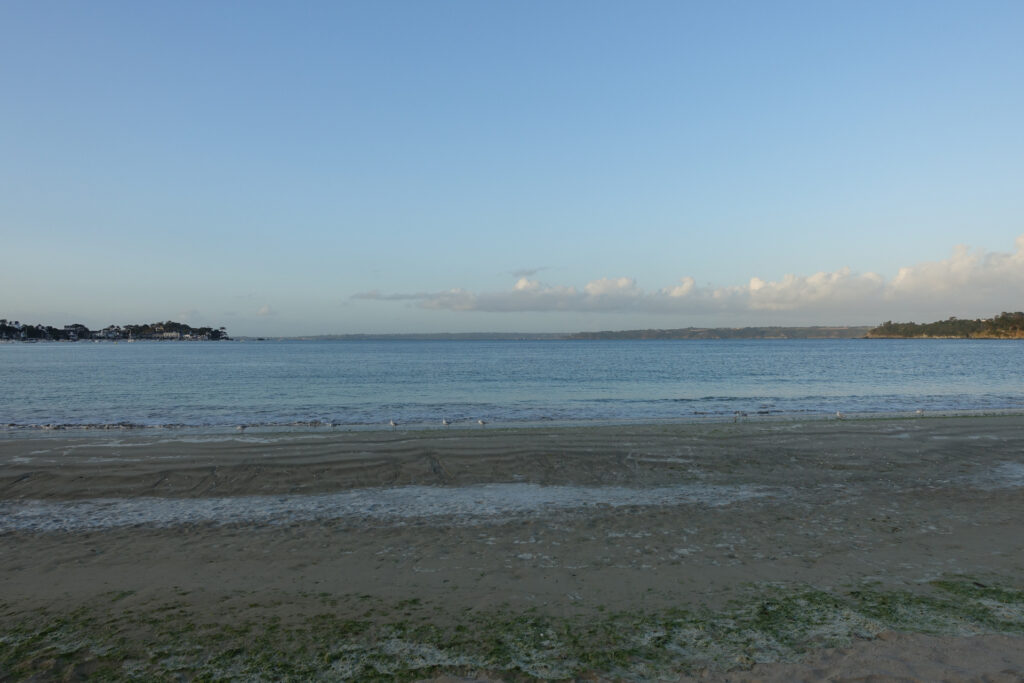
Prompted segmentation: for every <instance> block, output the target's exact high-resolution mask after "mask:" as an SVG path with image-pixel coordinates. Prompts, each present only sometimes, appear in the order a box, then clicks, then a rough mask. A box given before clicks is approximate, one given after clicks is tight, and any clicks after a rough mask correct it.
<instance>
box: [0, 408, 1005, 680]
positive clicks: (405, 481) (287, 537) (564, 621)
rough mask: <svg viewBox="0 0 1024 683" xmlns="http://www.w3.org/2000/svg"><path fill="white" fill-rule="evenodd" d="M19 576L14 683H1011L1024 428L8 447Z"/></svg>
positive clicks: (9, 608)
mask: <svg viewBox="0 0 1024 683" xmlns="http://www.w3.org/2000/svg"><path fill="white" fill-rule="evenodd" d="M0 577H2V585H3V591H2V597H0V601H2V605H0V607H2V609H0V613H2V614H0V625H2V626H3V633H4V634H5V635H4V637H3V640H2V641H0V648H3V649H0V653H3V655H2V656H0V667H2V668H0V676H3V677H10V678H15V679H17V678H19V677H26V676H28V675H32V674H39V675H43V676H44V677H45V676H58V675H59V676H70V675H79V674H82V675H86V674H89V673H90V672H104V671H105V672H108V673H109V672H114V674H115V675H119V676H124V677H129V676H131V675H136V674H137V675H138V676H140V677H143V678H146V677H151V676H158V677H160V676H166V677H173V676H181V677H184V678H186V679H187V678H190V677H193V676H196V675H200V674H206V675H210V674H211V672H213V673H217V674H218V675H227V676H229V677H239V678H253V677H260V676H264V677H268V678H287V677H289V676H292V677H294V678H296V679H302V678H308V677H310V676H323V677H326V678H366V677H367V676H368V675H370V674H374V675H381V676H385V677H390V676H395V677H399V678H402V677H404V678H412V679H415V678H440V679H443V677H445V676H454V677H456V680H461V679H465V678H469V679H473V678H477V679H480V680H488V679H489V680H506V679H512V678H515V677H517V676H519V677H524V676H538V677H545V678H565V677H570V678H571V677H589V678H591V679H601V678H609V679H615V678H624V679H636V680H640V679H659V678H661V679H683V678H685V677H688V676H689V677H698V678H705V679H709V680H712V679H715V680H794V679H800V678H801V677H803V678H804V679H806V680H823V679H832V680H838V679H841V678H843V677H846V678H857V677H864V676H869V675H888V676H904V677H908V678H910V679H917V680H936V679H937V678H939V679H941V678H942V677H943V676H945V677H946V678H948V679H949V680H972V679H977V680H981V679H982V677H983V676H986V675H988V676H989V679H988V680H1017V679H1018V678H1007V677H1019V676H1021V675H1022V674H1024V654H1022V653H1024V639H1022V637H1021V634H1022V633H1024V592H1022V589H1024V418H1022V417H1019V416H1000V417H969V418H968V417H962V418H927V417H926V418H918V419H893V420H846V421H838V420H830V421H810V422H802V423H801V422H768V421H765V422H748V423H740V424H731V423H730V424H658V425H639V426H605V427H579V428H533V429H500V428H493V427H492V426H490V425H489V426H488V427H487V428H486V429H473V430H468V429H465V430H450V431H449V430H440V429H439V430H431V431H414V432H402V431H400V430H399V431H395V432H390V431H388V432H336V431H327V430H323V431H308V432H294V433H285V434H271V433H243V434H225V435H216V434H207V435H202V434H198V433H195V432H187V431H173V430H168V431H159V432H153V433H139V432H109V433H107V432H104V433H89V434H75V433H71V432H68V433H55V434H46V435H40V434H27V435H26V434H23V433H16V432H8V433H6V434H3V435H0ZM55 623H59V624H62V626H61V628H62V629H63V630H60V629H58V630H56V631H54V630H53V629H52V628H50V630H49V631H47V628H48V627H52V626H53V624H55ZM602 629H603V630H602ZM238 632H244V633H245V634H247V635H244V636H243V635H238ZM225 634H228V635H225ZM231 634H234V635H231ZM260 638H264V639H269V640H264V641H260ZM259 642H264V643H265V644H264V646H263V648H262V651H263V652H264V653H266V650H267V645H266V643H273V644H274V646H273V648H271V649H272V650H276V651H279V653H280V657H279V658H278V659H279V660H280V661H277V660H275V658H274V657H273V656H270V655H266V654H264V655H261V656H262V660H261V661H262V662H263V664H262V665H261V666H265V667H269V668H267V669H265V670H262V671H263V673H262V674H260V673H259V671H261V670H257V669H254V668H252V667H254V666H256V664H254V663H253V662H254V661H255V660H254V656H255V655H254V652H255V651H256V649H258V648H255V647H254V646H253V645H252V643H259ZM69 643H71V644H69ZM944 658H945V659H944ZM76 672H77V673H76ZM218 672H219V673H218ZM943 672H945V673H943ZM940 674H941V675H940ZM459 677H461V678H459ZM880 680H882V679H880Z"/></svg>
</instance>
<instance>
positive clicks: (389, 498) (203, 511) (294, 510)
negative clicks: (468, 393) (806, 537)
mask: <svg viewBox="0 0 1024 683" xmlns="http://www.w3.org/2000/svg"><path fill="white" fill-rule="evenodd" d="M778 493H779V491H778V490H777V489H769V488H766V487H756V486H707V485H687V486H666V487H657V488H627V487H622V486H607V487H596V486H589V487H588V486H540V485H538V484H519V483H507V484H480V485H475V486H463V487H440V486H402V487H394V488H371V489H357V490H353V491H343V492H339V493H329V494H320V495H280V496H239V497H222V498H95V499H88V500H75V501H41V500H21V501H4V502H0V533H2V532H11V531H30V532H50V531H57V532H73V531H81V530H86V529H109V528H115V527H126V526H152V527H171V526H178V525H183V524H239V523H245V524H290V523H293V522H305V521H311V520H330V519H346V518H349V519H352V520H354V521H359V520H366V521H391V522H402V521H403V520H407V519H413V518H422V517H446V518H451V522H452V523H459V524H476V523H482V522H485V521H487V520H493V519H495V518H502V517H507V516H511V515H523V514H537V513H543V512H545V511H557V510H567V509H573V508H585V507H588V506H606V507H625V506H668V505H704V506H712V507H715V506H722V505H728V504H730V503H736V502H741V501H745V500H750V499H753V498H761V497H765V496H768V495H772V494H778Z"/></svg>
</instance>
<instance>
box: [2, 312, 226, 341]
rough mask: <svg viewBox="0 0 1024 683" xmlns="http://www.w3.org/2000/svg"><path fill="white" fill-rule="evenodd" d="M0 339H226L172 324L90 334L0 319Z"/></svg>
mask: <svg viewBox="0 0 1024 683" xmlns="http://www.w3.org/2000/svg"><path fill="white" fill-rule="evenodd" d="M0 339H14V340H24V341H29V340H35V341H78V340H80V339H111V340H114V341H116V340H119V339H133V340H134V339H159V340H173V341H179V340H185V341H217V340H221V339H228V333H227V330H226V329H225V328H224V327H216V328H215V327H191V326H189V325H186V324H185V323H176V322H174V321H173V320H168V321H167V322H163V323H143V324H141V325H108V326H106V327H104V328H103V329H101V330H90V329H89V328H88V327H86V326H85V325H82V324H80V323H74V324H71V325H65V326H64V327H63V328H57V327H53V326H52V325H27V324H22V323H21V322H19V321H17V320H6V319H3V318H0Z"/></svg>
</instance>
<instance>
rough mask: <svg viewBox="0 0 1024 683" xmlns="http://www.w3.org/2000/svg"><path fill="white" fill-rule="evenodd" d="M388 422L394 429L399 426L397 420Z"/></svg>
mask: <svg viewBox="0 0 1024 683" xmlns="http://www.w3.org/2000/svg"><path fill="white" fill-rule="evenodd" d="M388 424H389V425H391V429H394V428H395V427H397V426H398V423H397V422H395V421H394V420H388Z"/></svg>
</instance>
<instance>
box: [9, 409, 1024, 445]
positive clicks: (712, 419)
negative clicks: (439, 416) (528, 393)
mask: <svg viewBox="0 0 1024 683" xmlns="http://www.w3.org/2000/svg"><path fill="white" fill-rule="evenodd" d="M1021 416H1024V410H1021V409H1019V408H979V409H969V410H952V409H951V410H929V411H924V410H917V409H915V410H903V411H890V412H881V411H867V412H852V411H851V412H841V411H840V412H839V413H838V415H837V413H836V412H835V411H829V410H822V411H816V412H813V413H812V412H801V413H792V412H785V411H782V410H774V409H773V410H762V411H739V410H736V411H732V412H722V413H698V414H694V415H689V416H683V417H666V418H634V419H626V418H622V419H600V418H597V419H593V420H582V419H571V420H569V419H567V420H556V419H550V420H518V421H517V420H512V421H505V422H503V421H493V420H489V421H488V422H487V425H486V427H485V429H487V430H490V431H495V430H533V429H595V428H605V427H623V428H627V427H644V426H665V425H669V426H672V425H681V426H684V425H702V424H711V425H713V424H725V423H743V424H747V423H752V424H758V423H766V424H770V423H787V422H788V423H799V422H828V421H835V420H840V421H843V420H845V421H853V422H862V421H868V420H871V421H878V420H882V421H884V420H906V419H935V418H940V419H949V418H979V417H1021ZM479 429H481V427H479V426H478V425H477V424H475V422H474V420H473V419H471V418H465V419H459V420H452V421H451V422H450V423H449V424H448V425H442V424H439V423H437V422H413V423H401V424H399V425H398V428H397V429H396V428H393V427H391V426H390V425H389V424H388V423H386V422H374V423H353V424H348V423H340V422H328V421H321V420H308V421H298V422H268V423H253V422H248V423H241V424H205V425H204V424H181V423H167V424H143V423H132V422H98V423H14V422H8V423H3V424H0V440H2V439H4V438H8V439H11V438H13V439H17V438H21V437H30V436H31V435H32V434H41V435H44V436H47V435H49V434H52V433H55V432H56V433H63V434H66V435H69V436H73V435H79V434H81V435H88V434H95V433H97V432H99V433H103V432H136V433H141V434H146V433H160V434H165V433H168V434H198V435H225V436H227V435H232V434H236V433H245V434H259V435H275V434H304V433H310V434H324V433H327V434H346V433H352V432H357V433H361V432H371V433H373V432H386V433H394V432H399V433H408V432H412V433H417V432H432V431H438V432H455V431H460V430H462V431H478V430H479Z"/></svg>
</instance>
